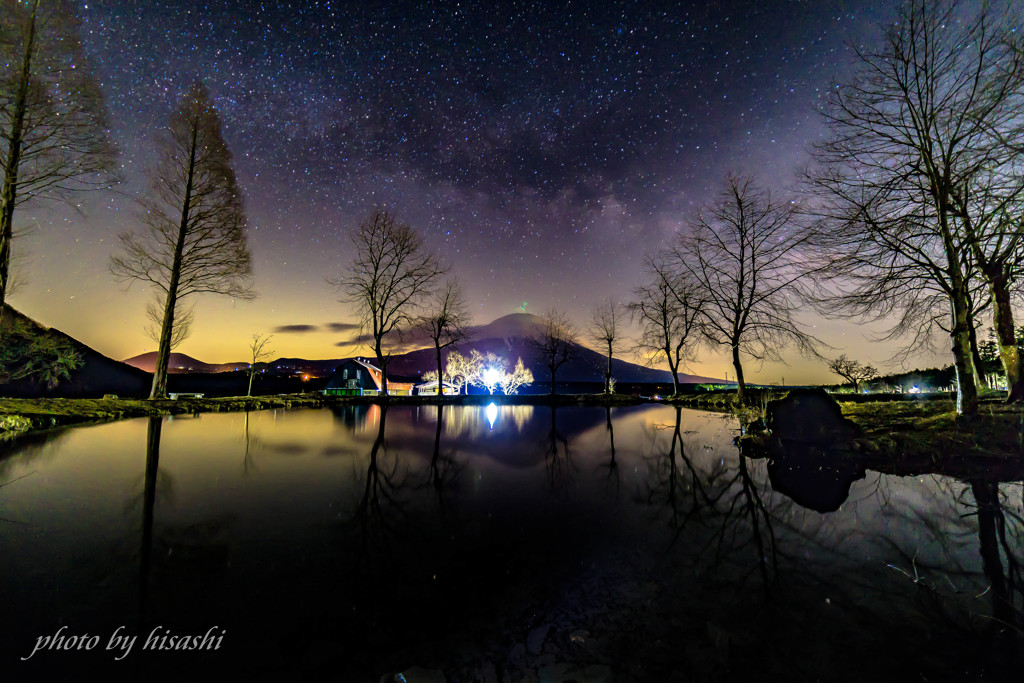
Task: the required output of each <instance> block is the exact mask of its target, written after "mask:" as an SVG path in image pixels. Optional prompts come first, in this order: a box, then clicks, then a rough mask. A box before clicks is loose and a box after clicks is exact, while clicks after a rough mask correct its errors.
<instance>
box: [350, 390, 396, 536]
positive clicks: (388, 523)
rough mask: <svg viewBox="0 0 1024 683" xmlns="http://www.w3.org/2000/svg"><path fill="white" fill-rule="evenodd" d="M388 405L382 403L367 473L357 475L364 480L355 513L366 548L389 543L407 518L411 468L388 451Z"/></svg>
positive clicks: (353, 517)
mask: <svg viewBox="0 0 1024 683" xmlns="http://www.w3.org/2000/svg"><path fill="white" fill-rule="evenodd" d="M387 415H388V407H387V405H386V404H384V405H382V406H380V410H379V419H378V420H377V436H376V438H375V439H374V440H373V445H372V446H371V447H370V454H369V459H368V463H367V466H366V472H365V474H362V475H361V476H360V475H358V474H357V475H356V481H357V482H359V481H360V479H361V480H362V481H361V486H362V495H361V496H360V498H359V501H358V503H357V504H356V506H355V509H354V510H353V513H352V519H353V521H354V522H355V523H356V525H357V526H358V528H359V531H360V539H361V546H362V549H363V550H364V551H366V550H367V549H368V548H369V546H370V544H371V543H379V544H384V545H385V546H387V545H390V541H391V539H392V538H393V537H394V536H397V535H399V534H400V532H401V531H402V528H403V526H404V525H405V523H406V521H407V520H408V517H409V515H408V512H407V507H408V501H406V500H405V499H404V498H403V493H404V491H403V489H406V488H407V485H408V476H409V471H408V467H407V466H403V464H402V463H401V462H400V459H399V457H398V454H397V453H394V452H389V450H388V447H387V442H386V440H385V438H384V433H385V429H386V428H387Z"/></svg>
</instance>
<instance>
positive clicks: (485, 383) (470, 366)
mask: <svg viewBox="0 0 1024 683" xmlns="http://www.w3.org/2000/svg"><path fill="white" fill-rule="evenodd" d="M466 365H467V371H469V372H472V375H471V376H470V377H469V380H468V383H470V384H475V385H477V386H479V387H482V388H484V389H486V390H487V393H488V394H493V393H494V389H495V388H496V387H497V386H498V385H499V384H500V383H501V380H502V378H503V377H504V376H505V374H506V372H507V368H508V365H507V363H506V362H505V359H504V358H502V357H501V356H499V355H498V354H496V353H492V352H490V351H488V352H487V353H486V354H482V353H480V352H479V351H477V350H476V349H473V350H472V351H471V352H470V354H469V361H468V362H467V364H466Z"/></svg>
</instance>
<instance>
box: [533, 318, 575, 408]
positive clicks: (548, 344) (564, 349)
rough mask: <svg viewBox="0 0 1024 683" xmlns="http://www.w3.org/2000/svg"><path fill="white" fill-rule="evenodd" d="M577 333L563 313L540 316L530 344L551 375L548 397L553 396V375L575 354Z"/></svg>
mask: <svg viewBox="0 0 1024 683" xmlns="http://www.w3.org/2000/svg"><path fill="white" fill-rule="evenodd" d="M577 337H578V332H577V331H576V326H575V325H573V324H572V322H571V321H570V320H569V316H567V315H566V314H565V313H564V312H562V311H559V310H557V309H550V310H548V311H547V312H545V313H544V314H543V315H541V316H540V325H539V326H538V328H537V330H536V331H535V332H534V335H533V337H532V338H531V342H532V344H533V346H534V348H535V349H537V352H538V354H539V355H540V357H541V360H542V361H543V363H544V366H545V367H546V368H547V369H548V371H549V372H550V373H551V389H550V392H549V393H550V395H552V396H554V395H555V375H556V373H557V372H558V369H559V368H560V367H562V366H563V365H565V364H566V363H568V362H569V361H570V360H572V359H573V357H574V356H575V354H576V338H577Z"/></svg>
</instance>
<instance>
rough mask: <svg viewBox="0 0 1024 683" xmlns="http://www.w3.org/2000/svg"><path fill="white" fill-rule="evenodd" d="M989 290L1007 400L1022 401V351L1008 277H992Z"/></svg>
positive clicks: (1010, 401) (1023, 386) (1023, 395)
mask: <svg viewBox="0 0 1024 683" xmlns="http://www.w3.org/2000/svg"><path fill="white" fill-rule="evenodd" d="M989 291H991V292H992V320H993V323H994V324H995V328H996V343H997V344H998V345H999V360H1000V361H1002V364H1003V371H1004V372H1005V373H1006V388H1007V393H1006V402H1007V403H1015V402H1021V401H1024V377H1022V376H1021V374H1022V373H1021V366H1020V351H1019V350H1018V349H1017V338H1016V334H1015V331H1014V327H1013V310H1012V309H1011V308H1010V288H1009V286H1008V280H1007V278H1006V277H998V278H991V279H990V280H989Z"/></svg>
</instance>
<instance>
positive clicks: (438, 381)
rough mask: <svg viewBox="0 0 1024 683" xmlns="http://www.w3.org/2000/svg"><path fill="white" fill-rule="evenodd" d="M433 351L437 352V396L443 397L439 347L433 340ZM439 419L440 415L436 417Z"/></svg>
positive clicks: (442, 376)
mask: <svg viewBox="0 0 1024 683" xmlns="http://www.w3.org/2000/svg"><path fill="white" fill-rule="evenodd" d="M434 350H435V351H436V352H437V395H438V396H444V375H443V374H442V373H441V345H440V344H439V343H438V341H437V340H436V339H435V340H434ZM438 419H440V415H439V416H438Z"/></svg>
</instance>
